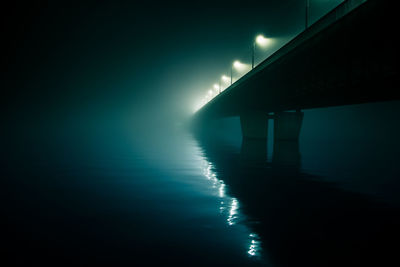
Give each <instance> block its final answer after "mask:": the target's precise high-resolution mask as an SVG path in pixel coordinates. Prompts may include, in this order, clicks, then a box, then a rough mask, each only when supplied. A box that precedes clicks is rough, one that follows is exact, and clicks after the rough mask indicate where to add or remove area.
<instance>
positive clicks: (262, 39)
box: [251, 34, 269, 69]
mask: <svg viewBox="0 0 400 267" xmlns="http://www.w3.org/2000/svg"><path fill="white" fill-rule="evenodd" d="M268 42H269V39H268V38H266V37H264V36H263V35H262V34H260V35H257V37H256V39H255V40H254V42H253V46H252V53H251V68H252V69H254V57H255V50H256V45H259V46H266V45H267V44H268Z"/></svg>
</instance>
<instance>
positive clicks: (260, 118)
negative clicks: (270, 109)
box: [240, 112, 268, 140]
mask: <svg viewBox="0 0 400 267" xmlns="http://www.w3.org/2000/svg"><path fill="white" fill-rule="evenodd" d="M240 126H241V128H242V136H243V139H265V140H266V139H267V137H268V117H267V114H264V113H262V112H253V113H246V114H243V115H240Z"/></svg>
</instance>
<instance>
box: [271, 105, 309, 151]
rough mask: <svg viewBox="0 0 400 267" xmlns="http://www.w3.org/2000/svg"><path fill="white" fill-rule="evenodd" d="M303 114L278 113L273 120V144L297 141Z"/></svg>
mask: <svg viewBox="0 0 400 267" xmlns="http://www.w3.org/2000/svg"><path fill="white" fill-rule="evenodd" d="M303 117H304V112H301V111H296V112H278V113H276V117H275V120H274V143H275V142H280V141H295V142H298V141H299V137H300V129H301V125H302V123H303Z"/></svg>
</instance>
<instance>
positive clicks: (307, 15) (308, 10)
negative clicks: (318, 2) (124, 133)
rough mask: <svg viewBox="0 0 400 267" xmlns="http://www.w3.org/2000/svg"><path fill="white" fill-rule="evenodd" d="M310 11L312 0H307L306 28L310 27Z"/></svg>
mask: <svg viewBox="0 0 400 267" xmlns="http://www.w3.org/2000/svg"><path fill="white" fill-rule="evenodd" d="M309 12H310V0H306V21H305V26H306V29H307V28H308V17H309Z"/></svg>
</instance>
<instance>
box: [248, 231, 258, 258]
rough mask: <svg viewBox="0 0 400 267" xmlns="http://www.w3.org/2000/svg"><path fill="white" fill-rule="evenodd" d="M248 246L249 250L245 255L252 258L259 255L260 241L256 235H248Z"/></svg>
mask: <svg viewBox="0 0 400 267" xmlns="http://www.w3.org/2000/svg"><path fill="white" fill-rule="evenodd" d="M249 237H250V240H251V241H250V246H249V250H248V251H247V253H248V254H249V255H250V256H251V257H253V256H257V255H258V254H259V251H260V249H261V247H260V241H258V240H259V237H258V236H257V235H256V234H253V233H252V234H250V235H249Z"/></svg>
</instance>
